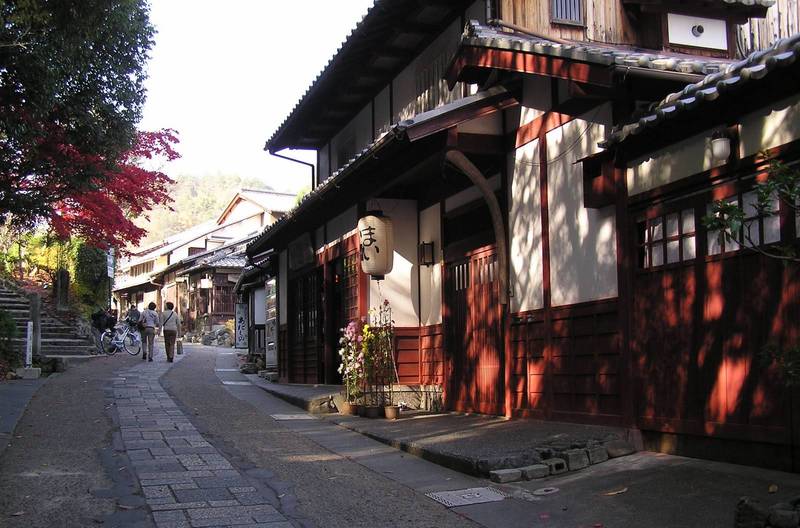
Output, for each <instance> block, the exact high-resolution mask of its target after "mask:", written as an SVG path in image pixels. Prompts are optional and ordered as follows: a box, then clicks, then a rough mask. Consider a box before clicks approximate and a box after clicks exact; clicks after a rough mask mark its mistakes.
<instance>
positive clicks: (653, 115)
mask: <svg viewBox="0 0 800 528" xmlns="http://www.w3.org/2000/svg"><path fill="white" fill-rule="evenodd" d="M798 57H800V33H799V34H796V35H793V36H791V37H789V38H785V39H782V40H779V41H778V42H776V43H775V44H773V45H772V46H771V47H770V48H768V49H766V50H763V51H757V52H755V53H753V54H751V55H750V56H749V57H747V58H746V59H744V60H742V61H739V62H737V63H735V64H731V65H730V66H729V67H728V68H726V69H725V70H724V71H722V72H719V73H715V74H712V75H709V76H707V77H706V78H705V79H703V80H702V81H700V82H698V83H695V84H690V85H688V86H687V87H686V88H684V89H683V90H681V91H680V92H677V93H673V94H670V95H668V96H667V97H666V98H665V99H664V100H663V101H661V102H659V103H656V104H655V105H653V106H652V107H650V109H649V110H648V111H647V112H646V113H645V114H644V115H643V116H642V117H640V118H639V119H638V120H637V121H634V122H632V123H629V124H627V125H623V126H618V127H615V128H614V130H612V131H611V134H610V135H609V136H608V138H606V139H605V140H604V141H602V142H601V143H600V146H601V147H602V148H609V147H612V146H614V145H616V144H619V143H621V142H623V141H625V139H627V138H628V137H630V136H632V135H636V134H640V133H642V132H644V131H645V130H646V129H651V128H655V127H657V126H659V125H660V124H662V123H664V122H665V121H667V120H669V119H673V118H675V117H676V116H678V115H682V114H685V113H686V112H689V111H691V110H695V109H698V108H702V107H703V106H704V103H707V102H710V101H714V100H716V99H718V98H720V97H726V96H729V95H730V93H732V92H735V91H736V90H737V89H739V88H741V87H742V86H744V85H745V84H748V83H755V82H759V81H761V80H763V79H764V78H766V77H767V76H769V75H770V73H772V72H775V71H779V70H781V69H783V68H785V67H787V66H790V65H792V64H794V63H795V62H796V61H797V59H798Z"/></svg>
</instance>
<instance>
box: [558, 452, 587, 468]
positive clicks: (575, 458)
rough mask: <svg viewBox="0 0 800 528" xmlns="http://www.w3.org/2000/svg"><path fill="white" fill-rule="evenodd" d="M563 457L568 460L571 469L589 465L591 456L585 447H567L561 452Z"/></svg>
mask: <svg viewBox="0 0 800 528" xmlns="http://www.w3.org/2000/svg"><path fill="white" fill-rule="evenodd" d="M561 458H563V459H564V460H565V461H566V463H567V467H568V468H569V470H570V471H576V470H578V469H583V468H585V467H589V456H588V455H587V454H586V450H585V449H567V450H566V451H564V452H563V453H561Z"/></svg>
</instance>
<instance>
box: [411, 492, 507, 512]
mask: <svg viewBox="0 0 800 528" xmlns="http://www.w3.org/2000/svg"><path fill="white" fill-rule="evenodd" d="M425 495H427V496H428V497H430V498H432V499H433V500H435V501H436V502H439V503H441V504H444V505H445V506H447V507H448V508H456V507H458V506H469V505H470V504H483V503H484V502H497V501H501V500H503V499H505V498H506V496H505V495H503V493H502V492H501V491H499V490H496V489H494V488H468V489H463V490H453V491H437V492H431V493H426V494H425Z"/></svg>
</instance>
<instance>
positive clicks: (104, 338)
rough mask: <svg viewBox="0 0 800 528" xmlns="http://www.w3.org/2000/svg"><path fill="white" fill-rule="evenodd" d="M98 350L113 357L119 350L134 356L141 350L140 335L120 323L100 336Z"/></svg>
mask: <svg viewBox="0 0 800 528" xmlns="http://www.w3.org/2000/svg"><path fill="white" fill-rule="evenodd" d="M97 344H98V350H99V351H101V353H105V354H108V355H109V356H113V355H114V354H116V353H117V352H119V351H120V350H124V351H125V352H127V353H128V354H130V355H132V356H135V355H137V354H138V353H139V351H140V350H141V349H142V335H141V334H140V333H139V331H138V330H136V329H135V328H133V327H131V325H129V324H128V323H125V322H122V323H119V324H117V325H115V326H114V328H113V330H112V329H106V330H105V331H104V332H103V333H102V334H100V338H99V343H97Z"/></svg>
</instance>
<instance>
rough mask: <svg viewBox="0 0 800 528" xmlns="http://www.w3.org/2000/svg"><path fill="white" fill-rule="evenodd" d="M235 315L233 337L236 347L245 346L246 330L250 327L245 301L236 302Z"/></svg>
mask: <svg viewBox="0 0 800 528" xmlns="http://www.w3.org/2000/svg"><path fill="white" fill-rule="evenodd" d="M235 317H236V321H235V324H234V330H235V332H234V337H235V345H236V348H247V337H248V333H249V332H248V330H249V329H250V324H249V321H248V305H247V303H236V315H235Z"/></svg>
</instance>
